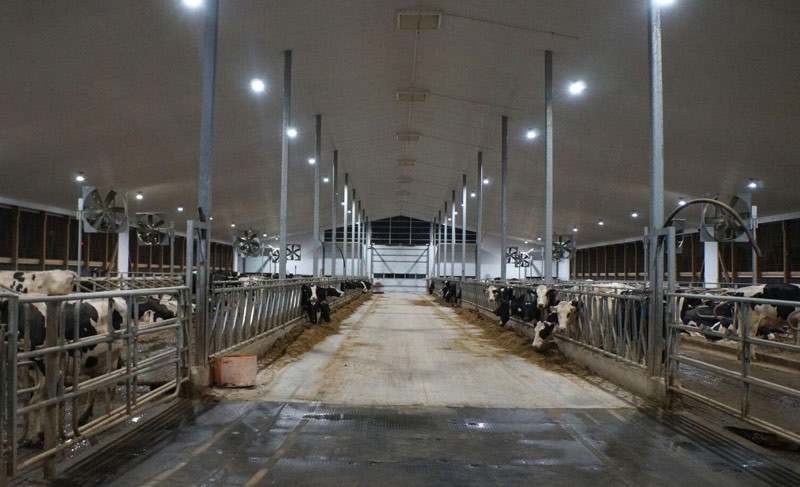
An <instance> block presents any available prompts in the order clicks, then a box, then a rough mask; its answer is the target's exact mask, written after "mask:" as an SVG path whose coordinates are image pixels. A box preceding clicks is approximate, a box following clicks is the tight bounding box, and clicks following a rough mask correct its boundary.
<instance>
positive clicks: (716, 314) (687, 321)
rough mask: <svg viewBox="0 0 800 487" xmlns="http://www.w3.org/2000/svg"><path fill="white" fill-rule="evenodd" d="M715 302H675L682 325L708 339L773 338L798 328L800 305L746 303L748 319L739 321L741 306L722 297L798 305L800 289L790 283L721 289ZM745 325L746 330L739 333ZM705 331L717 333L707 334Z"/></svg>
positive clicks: (695, 299) (690, 300) (701, 300)
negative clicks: (767, 300) (726, 337)
mask: <svg viewBox="0 0 800 487" xmlns="http://www.w3.org/2000/svg"><path fill="white" fill-rule="evenodd" d="M718 296H719V297H717V298H716V299H713V300H711V299H701V298H689V297H686V298H683V297H681V298H680V299H679V301H678V306H677V308H678V309H679V313H680V319H681V322H682V323H683V324H684V325H687V326H693V327H697V328H698V331H699V332H706V333H701V334H703V335H704V336H705V337H706V338H707V339H709V340H719V339H721V338H722V337H723V336H730V335H734V334H738V335H740V336H741V335H747V336H749V337H760V338H764V339H768V340H772V339H775V337H776V335H777V334H786V333H789V332H791V330H794V332H795V333H797V330H798V328H800V306H792V305H785V306H774V305H771V304H757V303H752V302H751V303H749V304H748V305H747V307H748V309H749V313H748V316H747V320H743V319H740V318H741V317H742V316H741V313H739V312H738V310H739V308H740V306H738V305H737V303H736V302H734V301H730V300H725V297H727V296H731V297H740V298H753V299H771V300H778V301H793V302H800V286H798V285H797V284H791V283H774V284H760V285H754V286H746V287H741V288H738V289H730V290H724V291H723V292H722V293H720V294H719V295H718ZM745 323H747V324H748V325H749V328H748V329H747V330H742V328H743V327H744V326H745ZM708 331H711V332H715V333H716V334H710V333H707V332H708Z"/></svg>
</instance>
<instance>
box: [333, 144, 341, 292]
mask: <svg viewBox="0 0 800 487" xmlns="http://www.w3.org/2000/svg"><path fill="white" fill-rule="evenodd" d="M338 173H339V151H338V150H335V151H333V173H332V174H331V277H336V249H337V247H338V244H337V243H336V239H337V238H338V235H337V232H336V195H337V194H339V192H338V188H337V187H336V185H337V184H339V183H338Z"/></svg>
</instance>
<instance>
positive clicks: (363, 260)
mask: <svg viewBox="0 0 800 487" xmlns="http://www.w3.org/2000/svg"><path fill="white" fill-rule="evenodd" d="M358 207H359V208H361V201H359V202H358ZM359 252H361V270H360V272H359V273H360V274H361V275H362V276H363V275H366V273H367V210H365V209H362V210H361V245H360V246H359Z"/></svg>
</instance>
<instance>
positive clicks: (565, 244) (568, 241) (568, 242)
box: [558, 239, 572, 246]
mask: <svg viewBox="0 0 800 487" xmlns="http://www.w3.org/2000/svg"><path fill="white" fill-rule="evenodd" d="M558 243H561V240H560V239H559V241H558ZM570 243H572V240H570V239H567V241H566V242H564V246H567V245H569V244H570Z"/></svg>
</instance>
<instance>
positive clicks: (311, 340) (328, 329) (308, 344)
mask: <svg viewBox="0 0 800 487" xmlns="http://www.w3.org/2000/svg"><path fill="white" fill-rule="evenodd" d="M371 297H372V294H371V293H367V294H361V295H359V296H358V297H356V298H355V299H353V300H352V301H350V302H349V303H347V304H346V305H344V306H342V307H341V308H337V309H336V310H335V311H331V322H330V323H325V322H322V321H321V320H320V322H318V323H317V324H316V325H312V324H311V323H305V324H302V325H297V326H295V327H294V328H292V329H291V330H290V331H289V333H287V334H286V335H284V336H283V337H281V338H279V339H278V340H276V341H275V343H274V344H273V345H272V347H271V348H270V349H269V351H268V352H267V353H266V354H265V355H264V356H263V357H261V359H260V360H259V368H263V367H267V366H269V365H270V364H272V363H274V362H275V361H276V360H278V359H279V358H281V357H283V356H286V355H288V356H290V357H292V358H296V357H299V356H300V355H302V354H304V353H305V352H307V351H309V350H311V349H312V348H314V346H316V344H317V343H319V342H321V341H322V340H324V339H325V338H327V337H329V336H331V335H335V334H337V333H339V329H340V327H341V324H342V322H343V321H344V320H346V319H347V318H349V317H350V315H352V314H353V313H354V312H355V311H356V310H357V309H358V307H359V306H361V304H362V303H363V302H364V301H367V300H369V299H370V298H371Z"/></svg>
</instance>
